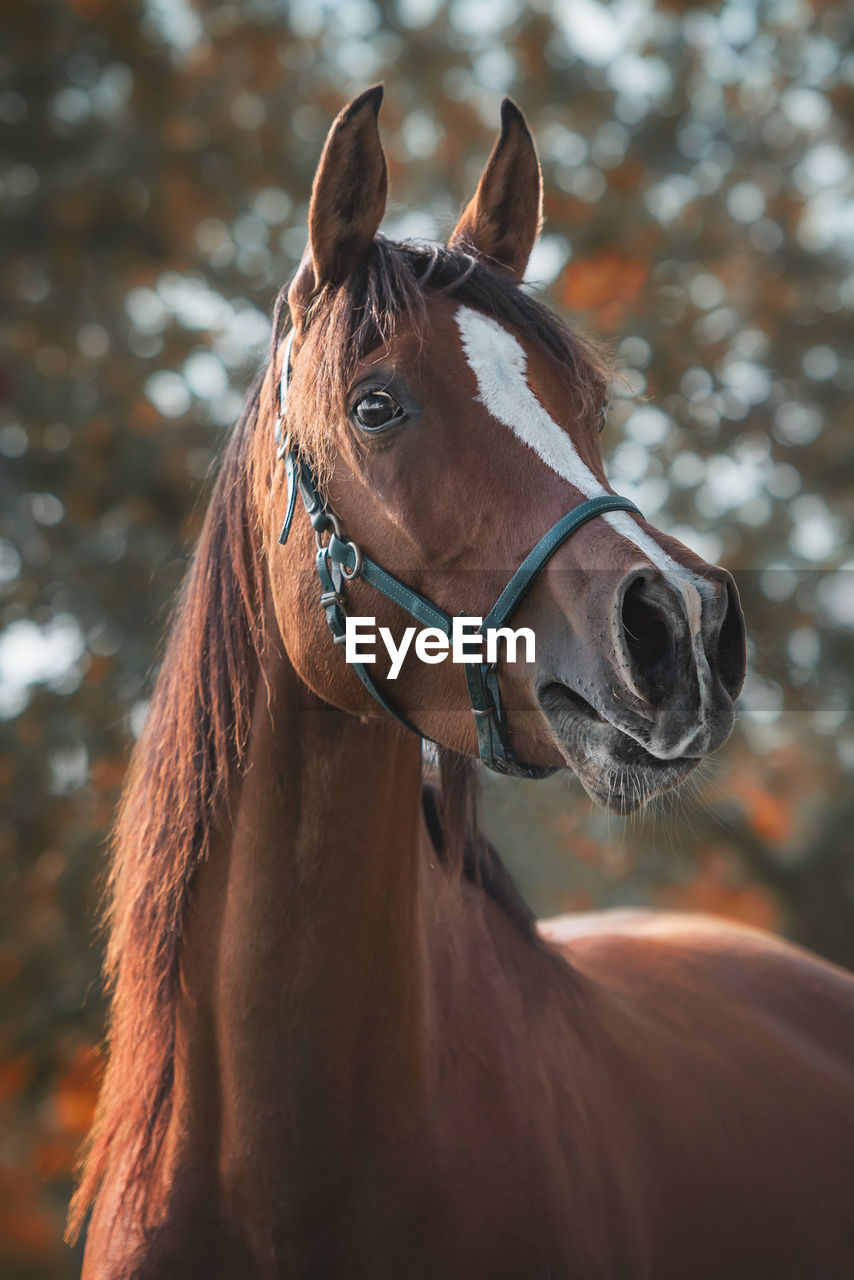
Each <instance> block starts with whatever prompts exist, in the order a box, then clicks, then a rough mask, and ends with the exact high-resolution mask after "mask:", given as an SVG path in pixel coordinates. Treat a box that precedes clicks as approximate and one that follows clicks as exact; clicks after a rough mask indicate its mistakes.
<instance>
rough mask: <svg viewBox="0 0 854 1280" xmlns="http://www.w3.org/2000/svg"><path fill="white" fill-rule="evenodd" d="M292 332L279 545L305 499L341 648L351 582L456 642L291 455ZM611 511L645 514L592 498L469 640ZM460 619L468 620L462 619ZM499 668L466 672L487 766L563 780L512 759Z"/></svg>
mask: <svg viewBox="0 0 854 1280" xmlns="http://www.w3.org/2000/svg"><path fill="white" fill-rule="evenodd" d="M293 338H294V334H293V330H291V332H290V333H289V334H288V337H287V340H286V342H285V348H284V352H283V355H282V377H281V383H280V386H279V406H278V413H277V415H276V423H275V427H274V434H275V439H276V454H277V457H279V458H281V459H283V461H284V464H285V474H286V476H287V482H288V497H287V506H286V508H285V521H284V524H283V526H282V532H281V534H280V535H279V542H280V543H281V544H282V546H284V545H285V543H286V542H287V540H288V534H289V533H290V530H291V524H292V523H293V518H294V510H295V507H296V498H297V492H299V495H300V497H301V498H302V501H303V505H304V506H305V509H306V513H307V515H308V518H309V520H310V521H311V526H312V528H313V529H314V540H315V543H316V546H317V554H316V556H315V565H316V568H317V574H318V577H319V578H320V585H321V595H320V604H321V607H322V609H323V611H324V613H325V615H326V622H327V624H328V626H329V630H330V631H331V632H332V638H333V641H334V642H335V644H344V641H345V638H346V622H347V610H346V601H345V599H344V595H343V590H344V584H345V583H346V582H352V581H353V580H354V579H355V578H361V579H362V580H363V581H364V582H368V583H370V585H371V586H372V587H375V588H376V590H377V591H379V592H381V593H382V594H383V595H384V596H385V597H386V598H387V599H388V600H391V601H393V602H394V604H397V605H399V606H400V607H401V609H405V610H406V612H407V613H408V614H410V615H411V616H412V617H413V618H415V619H416V620H417V621H418V622H420V623H422V624H423V625H424V626H428V627H436V628H438V630H440V631H442V632H444V634H445V635H446V636H448V637H450V636H451V631H452V626H453V619H452V617H451V615H450V614H449V613H446V612H445V610H444V609H440V608H439V607H438V605H435V604H433V602H432V601H431V600H427V599H426V598H425V597H424V596H422V595H419V593H418V592H417V591H414V590H413V589H412V587H408V586H407V585H406V583H405V582H401V581H400V579H399V578H395V577H394V575H393V574H391V573H389V572H388V571H387V570H386V569H383V568H382V566H381V565H378V564H377V563H376V562H375V561H374V560H371V558H370V557H369V556H366V555H365V554H364V552H362V551H361V550H360V549H359V547H357V545H356V543H355V542H353V540H352V538H348V537H347V535H346V534H345V533H343V532H342V530H341V525H340V524H339V522H338V518H337V516H336V515H335V513H334V512H333V511H331V510H330V509H329V507H328V505H327V503H326V500H325V498H324V497H323V496H322V494H321V492H320V488H319V485H318V483H317V478H316V476H315V473H314V470H313V468H312V466H311V463H310V462H309V461H308V460H307V459H306V458H304V457H302V456H301V455H300V454H298V453H297V451H296V450H295V449H294V448H292V447H291V444H290V436H289V435H284V434H283V430H282V425H283V416H284V409H285V404H286V401H287V394H288V385H289V383H290V374H291V347H292V345H293ZM608 511H634V512H636V513H637V514H638V515H640V512H639V511H638V508H637V507H636V506H635V504H634V503H633V502H630V501H629V500H628V498H621V497H619V495H616V494H603V495H602V496H601V497H598V498H589V499H588V500H587V501H586V502H582V503H581V504H580V506H578V507H576V508H575V509H574V510H573V511H569V512H567V514H566V515H565V516H561V518H560V520H558V521H557V522H556V523H555V524H553V525H552V527H551V528H550V529H549V530H548V532H547V533H545V534H544V535H543V536H542V538H540V540H539V542H538V543H537V545H536V546H535V547H534V548H533V550H532V551H529V553H528V555H527V556H526V557H525V559H524V560H523V561H522V563H521V564H520V565H519V568H518V569H517V570H516V572H515V573H514V574H513V576H512V578H511V579H510V581H509V582H508V583H507V585H506V587H505V588H504V590H503V591H502V592H501V594H500V596H499V597H498V599H497V600H496V602H495V604H494V605H493V606H492V608H491V609H490V611H489V613H488V614H487V615H486V617H485V618H484V619H483V622H482V623H481V628H480V631H478V632H473V633H471V635H470V636H467V639H470V640H471V641H476V640H477V639H478V637H480V638H481V639H483V632H484V630H490V629H492V628H498V627H502V626H504V624H505V623H506V622H507V620H508V619H509V618H510V616H511V614H512V613H513V612H514V611H515V610H516V609H517V608H518V606H519V604H520V603H521V601H522V599H523V598H524V596H525V595H526V594H527V592H528V591H529V590H530V588H531V586H532V585H533V582H534V580H535V578H536V577H537V575H538V573H539V572H540V570H541V569H542V568H543V566H544V565H545V564H546V563H547V562H548V561H549V560H550V559H551V557H552V556H553V555H554V553H555V552H556V551H557V549H558V547H560V546H562V545H563V543H564V542H566V540H567V538H569V537H571V536H572V534H573V533H575V532H576V530H578V529H580V528H581V526H582V525H585V524H587V521H588V520H592V519H593V518H594V516H600V515H604V514H605V513H606V512H608ZM325 533H328V534H329V535H330V536H329V540H328V542H326V543H324V541H323V534H325ZM460 616H463V617H464V616H465V615H464V614H461V615H460ZM350 666H352V667H353V669H354V670H355V672H356V674H357V676H358V677H359V679H360V680H361V682H362V684H363V685H364V686H365V688H366V689H367V691H368V693H369V694H370V695H371V697H372V698H374V699H375V700H376V701H377V702H378V703H379V704H380V706H381V707H382V708H383V709H384V710H385V711H387V712H388V714H389V715H390V716H393V717H394V719H395V720H398V721H399V722H400V724H402V725H404V726H405V727H406V728H407V729H409V730H410V731H411V732H412V733H415V734H417V735H418V736H419V737H420V738H424V737H425V736H426V735H425V734H423V733H422V732H421V730H420V729H418V728H417V726H416V725H414V724H412V722H411V721H409V720H407V719H406V717H405V716H402V715H401V714H400V713H399V712H398V711H396V710H395V709H394V707H393V706H392V705H391V704H390V703H389V701H388V699H387V698H386V697H385V695H384V694H383V693H382V692H381V690H380V689H379V688H378V687H377V684H376V682H375V681H374V679H373V677H372V676H371V674H370V672H369V671H368V669H367V667H366V666H365V664H364V663H362V662H352V663H350ZM496 666H497V664H496V663H494V662H491V663H490V662H467V663H466V664H465V672H466V681H467V683H468V693H469V698H470V700H471V709H472V713H473V715H474V723H475V728H476V730H477V745H478V751H479V752H480V758H481V761H482V762H483V764H485V765H486V767H487V768H488V769H492V770H493V771H494V772H495V773H501V774H510V775H513V776H514V777H517V778H547V777H548V776H549V775H550V774H552V773H555V772H557V770H556V769H553V768H547V767H546V768H544V767H541V766H537V765H527V764H523V763H521V762H520V761H519V760H517V759H516V757H515V756H514V755H513V752H512V751H511V750H510V747H509V746H508V743H507V732H508V725H507V720H506V717H505V715H504V714H503V712H502V708H501V691H500V688H499V684H498V672H497V670H496Z"/></svg>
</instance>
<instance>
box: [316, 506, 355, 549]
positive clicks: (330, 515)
mask: <svg viewBox="0 0 854 1280" xmlns="http://www.w3.org/2000/svg"><path fill="white" fill-rule="evenodd" d="M316 515H317V516H318V518H320V519H321V520H322V521H323V522H324V523H323V528H322V529H315V531H314V545H315V546H316V547H317V549H318V551H322V550H323V533H324V531H325V530H326V529H328V528H329V525H330V524H331V525H332V534H333V537H336V538H337V539H338V541H339V542H346V541H347V539H346V538H345V537H344V535H343V534H342V532H341V525H340V524H339V523H338V517H337V516H336V514H335V512H334V511H330V510H329V509H328V508H326V507H324V508H322V510H320V511H318V512H317V513H316Z"/></svg>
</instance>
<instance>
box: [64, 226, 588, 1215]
mask: <svg viewBox="0 0 854 1280" xmlns="http://www.w3.org/2000/svg"><path fill="white" fill-rule="evenodd" d="M451 291H453V292H454V294H455V296H457V297H458V298H459V300H460V301H461V302H465V303H467V304H468V305H471V306H473V307H476V308H478V309H480V310H482V311H485V312H486V313H488V314H491V315H494V316H495V317H496V318H498V319H501V320H504V321H506V322H508V323H510V324H513V325H515V326H517V327H518V328H519V329H520V330H521V331H523V332H525V333H527V334H528V335H529V336H531V337H533V338H534V339H535V340H536V341H538V342H539V343H541V344H542V345H543V346H544V347H546V349H548V350H549V351H551V352H552V354H553V355H554V356H555V357H556V359H557V360H558V362H559V363H560V365H561V367H562V368H563V370H564V373H565V377H566V381H567V387H568V390H569V392H570V393H571V394H572V396H573V397H574V399H575V402H576V408H577V412H578V413H579V414H582V413H587V412H590V411H592V410H593V408H594V407H595V406H597V405H598V404H601V401H602V400H603V398H604V395H605V389H606V386H607V371H606V368H605V366H604V364H603V362H602V361H601V359H600V358H599V356H598V354H597V353H596V352H595V351H594V350H593V348H591V347H590V346H589V345H588V344H587V343H586V342H585V341H584V340H583V339H581V338H579V337H577V336H576V335H574V334H573V333H572V332H571V331H570V330H569V329H567V328H566V327H565V326H564V325H563V324H562V323H561V322H560V321H559V320H558V319H557V318H556V317H555V316H554V315H553V314H552V313H551V312H550V311H549V310H548V309H547V308H546V307H544V306H543V305H542V304H541V303H540V302H539V301H537V300H536V299H535V298H533V297H532V296H530V295H529V294H528V293H526V292H525V291H524V290H522V289H520V288H519V287H518V285H517V284H516V282H515V281H514V280H513V279H512V278H510V277H509V276H507V274H506V273H503V272H499V271H497V270H493V269H492V268H491V267H489V266H488V265H485V264H483V263H481V262H479V261H477V260H475V259H473V258H472V257H471V256H470V255H468V254H466V253H464V252H461V251H452V250H448V249H440V248H437V247H434V246H423V245H417V244H393V243H391V242H389V241H387V240H385V239H384V238H383V237H381V236H378V237H377V239H376V240H375V242H374V245H373V248H372V251H371V253H370V254H369V255H368V257H367V259H366V261H365V262H364V263H363V264H362V266H361V267H360V268H359V270H358V271H357V272H356V273H355V274H354V275H353V276H352V277H351V278H350V280H349V281H348V282H347V283H346V284H345V285H344V286H342V287H341V288H339V289H338V290H337V291H336V292H334V293H332V294H331V295H329V296H323V295H321V297H320V298H319V299H318V301H317V305H316V308H315V310H314V315H313V317H312V319H311V324H312V325H317V326H318V327H319V329H320V330H321V336H322V338H323V345H322V349H323V350H324V352H325V353H326V358H325V360H324V363H323V365H322V366H321V367H319V368H318V369H316V370H313V371H312V372H313V376H314V392H313V394H314V396H315V399H316V405H317V413H316V414H315V425H314V427H313V429H312V430H311V432H310V434H309V435H308V437H307V438H306V439H304V440H301V441H300V442H299V443H300V447H302V448H304V449H306V450H308V451H310V452H311V454H312V456H313V457H314V459H315V460H316V461H317V462H319V463H320V464H321V466H322V462H323V459H324V457H325V456H328V451H329V448H330V444H329V437H328V434H326V433H325V432H324V424H326V423H328V422H329V421H330V415H331V414H332V413H333V412H335V411H336V410H337V408H338V407H339V405H340V403H341V399H342V397H343V394H344V391H345V389H346V386H347V383H348V378H349V376H350V374H351V372H352V370H353V368H354V367H355V365H356V364H357V363H358V361H359V360H361V359H362V358H363V357H364V355H365V354H366V353H367V352H368V351H370V350H371V349H372V348H373V347H375V346H376V345H377V344H378V343H382V342H384V341H386V340H387V339H388V338H389V337H390V336H391V334H392V332H393V331H394V328H395V326H396V325H397V324H399V323H401V322H402V321H404V320H405V321H406V322H407V323H409V324H412V325H415V326H416V327H417V326H420V325H421V324H422V323H423V320H424V317H425V310H426V305H427V302H428V301H429V298H430V296H431V295H435V294H436V293H445V292H451ZM285 302H286V291H285V290H282V293H281V294H280V295H279V299H278V301H277V304H276V309H275V312H274V323H273V336H272V343H271V359H273V360H275V358H276V352H277V348H278V346H279V343H280V340H281V337H282V333H281V330H282V327H283V324H282V322H283V317H284V315H285V313H286V306H285ZM263 380H264V373H261V374H259V376H258V377H257V378H256V380H255V382H254V384H253V387H252V389H251V391H250V393H249V397H248V400H247V403H246V406H245V408H244V410H243V413H242V415H241V417H240V420H239V421H238V423H237V424H236V426H235V428H234V430H233V432H232V435H231V438H230V441H229V444H228V447H227V450H226V452H225V455H224V458H223V463H222V467H221V470H220V474H219V478H218V480H217V483H216V486H215V489H214V492H213V495H212V498H211V502H210V506H209V509H208V514H207V518H206V520H205V524H204V528H203V530H202V534H201V538H200V540H199V544H198V546H197V548H196V551H195V554H194V556H193V560H192V563H191V565H190V568H189V571H188V574H187V578H186V580H185V583H184V587H183V590H182V592H181V594H180V597H179V600H178V604H177V607H176V609H175V612H174V617H173V621H172V626H171V629H170V633H169V637H168V640H167V643H166V646H165V650H164V653H163V660H162V664H161V667H160V672H159V675H158V677H157V680H156V684H155V687H154V692H153V695H152V699H151V703H150V707H149V712H148V716H147V719H146V723H145V727H144V730H143V732H142V734H141V736H140V740H139V742H138V744H137V747H136V750H135V753H134V756H133V759H132V763H131V767H130V770H129V776H128V781H127V784H126V787H125V793H124V798H123V801H122V803H121V806H120V810H119V814H118V819H117V822H116V827H115V832H114V836H113V841H112V851H111V857H110V866H109V874H108V882H107V894H106V910H105V924H106V926H107V930H108V933H109V943H108V947H107V954H106V960H105V981H106V987H107V991H108V994H109V999H110V1017H109V1028H108V1050H109V1058H108V1064H107V1070H106V1075H105V1080H104V1085H103V1088H102V1091H101V1097H100V1101H99V1106H98V1114H97V1117H96V1122H95V1125H94V1127H93V1130H92V1134H91V1135H90V1139H89V1144H88V1149H87V1151H86V1152H85V1158H84V1162H83V1166H82V1174H81V1178H80V1182H79V1186H78V1188H77V1191H76V1193H75V1196H74V1199H73V1201H72V1205H71V1210H70V1214H69V1229H68V1235H69V1239H74V1238H75V1236H76V1235H77V1233H78V1232H79V1230H80V1228H81V1226H82V1223H83V1221H84V1219H85V1216H86V1213H87V1211H88V1209H89V1207H90V1206H91V1204H92V1202H93V1201H94V1199H95V1196H96V1195H97V1192H98V1189H99V1187H100V1185H101V1184H102V1182H103V1181H104V1179H105V1177H106V1176H107V1173H108V1172H109V1174H110V1176H111V1178H112V1179H115V1180H117V1182H118V1187H117V1191H118V1192H119V1193H120V1194H121V1195H122V1196H123V1198H125V1199H126V1198H127V1197H128V1196H131V1197H142V1196H144V1190H145V1186H146V1184H147V1180H148V1175H149V1173H150V1172H151V1170H152V1168H153V1167H154V1164H155V1162H156V1159H157V1156H158V1153H159V1151H160V1148H161V1145H162V1142H163V1138H164V1136H165V1133H166V1130H167V1127H168V1124H169V1118H170V1114H171V1099H172V1083H173V1069H174V1048H175V1002H176V986H177V979H178V964H179V951H180V941H181V932H182V926H183V920H184V915H185V910H186V905H187V900H188V894H189V889H190V885H191V883H192V880H193V876H194V874H195V871H196V869H197V868H198V867H199V865H200V864H201V863H202V862H203V861H204V859H205V857H206V855H207V853H208V850H209V846H210V842H211V836H212V833H213V830H214V828H215V825H216V824H217V823H218V822H220V821H221V820H222V819H223V817H224V816H225V817H227V812H228V804H229V799H230V797H231V796H232V795H233V792H234V788H235V785H236V784H237V783H238V781H239V777H240V771H241V766H242V763H243V761H244V759H245V755H246V750H247V745H248V738H249V729H250V717H251V709H252V702H253V694H254V689H255V683H256V681H257V679H258V678H259V670H260V664H259V658H260V655H261V651H262V649H263V645H264V639H265V637H264V634H263V617H264V611H263V609H262V593H263V586H264V570H263V548H262V545H261V538H260V534H259V532H258V529H257V525H256V513H255V511H254V510H253V505H252V496H251V495H252V492H253V483H252V474H251V469H252V440H253V436H254V433H255V431H256V429H257V430H270V424H269V423H267V422H262V421H261V418H262V416H263V412H264V409H263V407H262V399H261V387H262V384H263ZM270 436H271V440H272V431H270ZM440 765H441V773H442V784H443V785H442V790H441V792H440V796H439V800H438V809H437V813H438V819H437V822H436V823H434V826H433V828H431V829H433V830H434V838H436V839H437V841H438V843H439V844H440V845H441V846H442V851H443V856H444V858H445V860H446V861H447V862H448V863H449V864H450V865H452V866H453V867H456V868H457V869H463V870H465V871H466V873H467V874H470V875H473V876H474V878H476V879H480V880H481V882H482V883H483V885H484V888H486V889H487V891H488V892H490V893H493V895H494V896H496V897H497V898H498V899H499V901H502V902H503V903H504V905H505V906H506V908H507V909H509V910H511V912H512V911H516V913H517V916H518V919H519V921H520V922H521V923H522V925H524V923H525V920H526V919H527V918H528V917H527V916H526V915H525V908H524V907H523V906H518V905H517V906H515V907H514V905H513V894H512V890H511V889H510V888H509V887H508V884H507V877H506V873H502V872H501V869H500V864H499V863H498V862H497V856H496V855H494V854H492V853H491V851H489V850H488V846H486V844H485V842H482V843H481V842H479V838H478V836H477V824H476V812H475V808H476V785H475V775H474V772H473V769H472V766H471V763H470V762H469V761H467V760H465V761H464V760H463V759H462V758H461V757H458V756H455V755H454V753H451V752H444V751H441V752H440ZM428 816H429V815H428ZM436 833H438V834H436ZM502 874H503V877H504V879H502Z"/></svg>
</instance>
